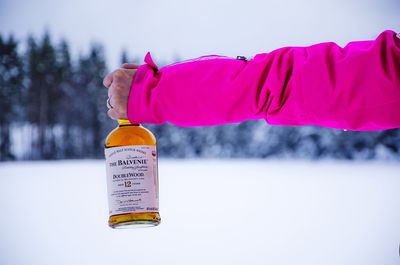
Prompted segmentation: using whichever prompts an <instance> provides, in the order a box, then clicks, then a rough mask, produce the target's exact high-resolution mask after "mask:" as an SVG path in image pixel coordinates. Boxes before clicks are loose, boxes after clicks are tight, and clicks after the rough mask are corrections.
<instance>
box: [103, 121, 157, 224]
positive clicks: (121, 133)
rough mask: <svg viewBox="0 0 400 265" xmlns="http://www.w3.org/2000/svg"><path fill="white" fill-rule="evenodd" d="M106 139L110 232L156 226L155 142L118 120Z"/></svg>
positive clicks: (147, 133) (142, 130) (140, 129)
mask: <svg viewBox="0 0 400 265" xmlns="http://www.w3.org/2000/svg"><path fill="white" fill-rule="evenodd" d="M118 125H119V126H118V127H117V128H115V129H114V130H113V131H111V132H110V134H109V135H108V136H107V138H106V141H105V146H104V147H105V148H104V153H105V158H106V171H107V193H108V206H109V220H108V224H109V226H110V227H112V228H126V227H145V226H156V225H158V224H159V223H160V221H161V218H160V214H159V210H158V169H157V149H156V148H157V147H156V145H157V144H156V138H155V137H154V135H153V134H152V133H151V132H150V131H149V130H147V129H145V128H144V127H143V126H141V125H140V124H132V123H130V122H129V121H128V120H118Z"/></svg>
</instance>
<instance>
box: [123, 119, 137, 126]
mask: <svg viewBox="0 0 400 265" xmlns="http://www.w3.org/2000/svg"><path fill="white" fill-rule="evenodd" d="M118 125H119V126H120V127H121V126H140V124H139V123H131V122H130V121H129V120H123V119H120V120H118Z"/></svg>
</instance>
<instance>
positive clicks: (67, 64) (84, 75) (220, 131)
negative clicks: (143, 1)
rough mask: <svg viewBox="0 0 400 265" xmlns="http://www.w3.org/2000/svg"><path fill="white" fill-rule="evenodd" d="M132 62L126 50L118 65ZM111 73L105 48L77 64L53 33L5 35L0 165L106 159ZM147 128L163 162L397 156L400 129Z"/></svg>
mask: <svg viewBox="0 0 400 265" xmlns="http://www.w3.org/2000/svg"><path fill="white" fill-rule="evenodd" d="M23 44H24V45H23ZM21 46H24V47H25V48H22V47H21ZM136 58H140V57H136ZM128 61H129V59H128V54H127V52H123V53H122V54H121V62H128ZM130 62H135V63H140V62H138V61H137V59H135V60H133V61H132V60H131V61H130ZM161 65H162V64H161ZM107 71H108V69H107V63H106V61H105V56H104V50H103V48H102V46H101V45H100V44H93V45H91V47H90V49H89V52H88V53H87V54H81V55H79V56H77V58H73V57H72V55H71V51H70V47H69V45H68V42H67V41H66V40H62V41H60V42H57V43H55V42H54V41H53V40H52V39H51V37H50V34H49V33H45V34H43V36H41V37H39V38H35V37H34V36H29V37H28V39H27V41H26V42H21V41H18V40H16V39H15V38H14V37H12V36H8V37H5V36H1V35H0V107H1V112H0V161H6V160H41V159H70V158H72V159H81V158H102V157H103V143H104V139H105V137H106V135H107V134H108V133H109V132H110V131H111V130H112V129H113V128H114V127H115V126H116V123H115V122H114V121H112V120H110V119H109V118H108V117H107V115H106V111H107V108H106V106H105V102H106V99H107V91H106V89H104V88H103V86H102V79H103V77H104V76H105V74H106V73H107ZM145 126H146V127H148V128H149V129H150V130H152V131H153V132H154V133H155V135H156V137H157V138H158V150H159V154H160V156H161V157H173V158H184V157H214V158H219V157H223V158H231V157H238V158H239V157H251V158H268V157H287V158H307V159H310V158H311V159H318V158H340V159H373V158H381V159H394V160H399V158H400V130H399V129H394V130H387V131H379V132H349V131H341V130H333V129H327V128H319V127H311V126H305V127H280V126H268V125H267V124H266V123H265V121H246V122H243V123H240V124H229V125H222V126H211V127H193V128H181V127H177V126H173V125H171V124H163V125H145Z"/></svg>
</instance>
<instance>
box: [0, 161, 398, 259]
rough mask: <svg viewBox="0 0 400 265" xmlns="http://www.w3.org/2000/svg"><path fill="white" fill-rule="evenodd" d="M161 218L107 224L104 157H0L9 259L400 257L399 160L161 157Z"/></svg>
mask: <svg viewBox="0 0 400 265" xmlns="http://www.w3.org/2000/svg"><path fill="white" fill-rule="evenodd" d="M159 172H160V203H161V205H160V206H161V217H162V223H161V225H160V226H158V227H154V228H142V229H124V230H113V229H111V228H109V227H108V226H107V217H108V216H107V198H106V194H107V193H106V182H105V165H104V161H102V160H100V161H95V160H83V161H57V162H18V163H2V164H0V212H1V214H2V218H1V219H0V227H1V228H0V264H2V265H9V264H10V265H11V264H12V265H20V264H21V265H23V264H26V265H28V264H29V265H34V264H40V265H46V264H58V265H62V264H68V265H70V264H85V265H86V264H96V265H102V264H141V265H146V264H173V265H179V264H185V265H187V264H190V265H197V264H229V265H234V264H274V265H284V264H285V265H286V264H287V265H289V264H297V265H298V264H304V265H306V264H307V265H309V264H324V265H330V264H332V265H333V264H335V265H337V264H341V265H347V264H349V265H357V264H360V265H361V264H362V265H369V264H371V265H383V264H384V265H391V264H393V265H394V264H399V262H400V258H399V242H400V229H399V224H400V193H399V187H400V164H398V163H397V164H396V163H384V162H363V163H361V162H357V163H352V162H334V161H320V162H311V161H274V160H267V161H264V160H161V161H160V163H159Z"/></svg>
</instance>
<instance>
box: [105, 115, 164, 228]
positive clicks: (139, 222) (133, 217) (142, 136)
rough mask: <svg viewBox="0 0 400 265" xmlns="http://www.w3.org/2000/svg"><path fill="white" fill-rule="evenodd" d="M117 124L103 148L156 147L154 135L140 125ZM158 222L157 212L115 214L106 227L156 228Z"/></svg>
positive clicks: (158, 215)
mask: <svg viewBox="0 0 400 265" xmlns="http://www.w3.org/2000/svg"><path fill="white" fill-rule="evenodd" d="M118 123H119V126H118V127H117V128H116V129H114V130H113V131H111V132H110V134H109V135H108V136H107V139H106V142H105V146H104V147H105V148H111V147H117V146H127V145H152V146H156V145H157V142H156V138H155V137H154V135H153V134H152V133H151V132H150V131H149V130H147V129H146V128H144V127H142V126H141V125H139V124H131V123H130V122H129V121H127V120H119V121H118ZM156 177H157V176H156ZM160 222H161V218H160V213H159V212H143V213H140V212H139V213H138V212H134V213H125V214H117V215H111V216H110V218H109V219H108V225H109V226H110V227H112V228H128V227H146V226H156V225H158V224H159V223H160Z"/></svg>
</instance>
